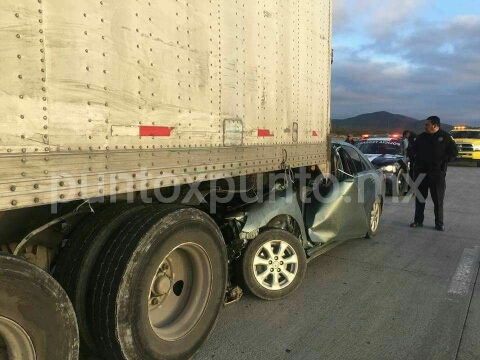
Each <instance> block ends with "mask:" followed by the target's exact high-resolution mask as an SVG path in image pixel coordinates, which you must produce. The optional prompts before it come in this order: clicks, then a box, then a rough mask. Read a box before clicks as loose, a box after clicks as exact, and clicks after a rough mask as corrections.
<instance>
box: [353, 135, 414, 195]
mask: <svg viewBox="0 0 480 360" xmlns="http://www.w3.org/2000/svg"><path fill="white" fill-rule="evenodd" d="M401 141H402V140H401V139H400V138H399V137H398V136H391V137H367V136H364V137H363V138H362V140H360V141H357V142H356V143H355V146H356V147H357V148H358V149H359V150H360V151H361V152H362V153H363V154H365V156H366V157H367V158H368V159H369V160H370V161H371V162H372V164H373V165H375V166H377V167H378V168H380V169H382V170H383V172H384V173H385V176H386V181H387V189H386V190H387V193H388V194H389V195H395V196H403V195H404V194H405V192H406V190H407V185H408V182H407V175H408V172H409V169H410V159H409V158H408V156H406V155H405V154H404V153H403V151H402V143H401Z"/></svg>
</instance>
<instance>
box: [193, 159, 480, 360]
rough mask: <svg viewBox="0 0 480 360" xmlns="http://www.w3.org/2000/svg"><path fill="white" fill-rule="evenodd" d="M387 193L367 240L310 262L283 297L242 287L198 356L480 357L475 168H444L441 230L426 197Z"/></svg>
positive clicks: (479, 181)
mask: <svg viewBox="0 0 480 360" xmlns="http://www.w3.org/2000/svg"><path fill="white" fill-rule="evenodd" d="M413 213H414V201H413V199H410V201H409V202H406V203H398V202H395V201H394V200H393V199H390V198H389V199H388V200H387V203H386V204H385V207H384V213H383V216H382V222H381V226H380V229H379V232H378V234H377V237H376V238H374V239H373V240H367V239H357V240H350V241H348V242H346V243H343V244H342V245H340V246H338V247H337V248H335V249H333V250H332V251H330V252H328V253H327V254H325V255H322V256H320V257H318V258H316V259H315V260H313V261H312V262H310V263H309V266H308V271H307V275H306V277H305V280H304V282H303V285H302V286H301V287H300V288H299V290H298V291H297V292H296V293H294V294H293V295H291V296H290V297H288V298H286V299H284V300H280V301H276V302H266V301H261V300H258V299H256V298H254V297H252V296H249V295H245V296H244V297H243V298H242V299H241V301H240V302H238V303H237V304H234V305H231V306H228V307H226V308H224V309H223V311H222V312H221V314H220V317H219V320H218V324H217V327H216V329H215V331H214V333H213V334H212V336H211V337H210V339H209V340H208V342H207V343H206V344H205V345H204V346H203V348H202V349H201V351H200V352H199V353H198V354H197V356H196V359H197V360H201V359H322V360H327V359H342V360H348V359H359V360H360V359H368V360H372V359H379V360H386V359H419V360H425V359H439V360H440V359H452V360H453V359H461V360H467V359H468V360H470V359H472V360H473V359H480V340H479V334H480V286H477V287H476V286H475V283H476V281H477V278H478V272H479V260H480V241H479V239H480V215H479V214H480V169H477V168H475V167H450V168H449V171H448V176H447V193H446V199H445V226H446V231H445V232H443V233H441V232H438V231H436V230H435V229H434V217H433V205H432V203H431V201H429V203H428V204H427V209H426V218H425V223H424V225H425V226H424V227H423V228H417V229H412V228H410V227H409V226H408V225H409V224H410V222H412V221H413Z"/></svg>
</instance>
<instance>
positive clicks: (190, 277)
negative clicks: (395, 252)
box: [148, 243, 212, 341]
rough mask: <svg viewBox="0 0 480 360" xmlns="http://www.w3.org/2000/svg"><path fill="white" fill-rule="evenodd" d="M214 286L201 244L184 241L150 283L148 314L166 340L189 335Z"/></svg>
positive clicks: (154, 326) (160, 335)
mask: <svg viewBox="0 0 480 360" xmlns="http://www.w3.org/2000/svg"><path fill="white" fill-rule="evenodd" d="M211 289H212V265H211V262H210V258H209V257H208V255H207V253H206V252H205V250H204V249H203V248H202V247H201V246H199V245H198V244H193V243H188V244H183V245H181V246H179V247H177V248H175V249H174V250H173V251H171V252H170V253H169V254H168V255H167V256H166V258H165V259H164V260H163V261H162V263H161V264H160V266H159V267H158V269H157V272H156V274H155V276H154V278H153V280H152V283H151V286H150V294H149V297H148V317H149V320H150V325H151V326H152V329H153V331H154V332H155V334H156V335H157V336H158V337H159V338H161V339H163V340H166V341H175V340H178V339H180V338H182V337H184V336H185V335H187V334H188V333H189V332H190V331H191V330H192V329H193V328H194V327H195V326H196V325H197V323H198V321H199V320H200V318H201V316H202V315H203V312H204V310H205V308H206V306H207V303H208V299H209V298H210V293H211Z"/></svg>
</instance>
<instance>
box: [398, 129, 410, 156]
mask: <svg viewBox="0 0 480 360" xmlns="http://www.w3.org/2000/svg"><path fill="white" fill-rule="evenodd" d="M409 136H410V130H405V131H404V132H403V136H402V139H401V140H400V141H401V143H400V146H401V148H402V155H406V154H407V148H408V142H409V141H410V139H409Z"/></svg>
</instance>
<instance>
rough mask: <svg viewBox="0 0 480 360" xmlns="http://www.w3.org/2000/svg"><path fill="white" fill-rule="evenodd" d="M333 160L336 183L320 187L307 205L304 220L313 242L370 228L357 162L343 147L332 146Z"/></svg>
mask: <svg viewBox="0 0 480 360" xmlns="http://www.w3.org/2000/svg"><path fill="white" fill-rule="evenodd" d="M331 163H332V175H334V179H333V180H334V181H333V183H332V184H331V185H330V186H327V187H323V188H320V191H319V193H317V194H315V193H314V195H313V196H312V197H311V199H310V201H309V203H308V204H306V206H305V223H306V227H307V231H308V235H309V239H310V241H312V242H313V243H327V242H331V241H336V240H345V239H350V238H354V237H359V236H363V235H365V234H366V232H367V220H366V219H365V210H364V207H363V205H362V204H361V203H360V202H359V196H358V176H357V174H358V172H357V171H356V168H355V163H354V162H353V161H352V159H351V158H350V156H349V154H348V153H347V152H346V151H345V150H344V149H343V148H342V147H334V148H333V151H332V159H331Z"/></svg>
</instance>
